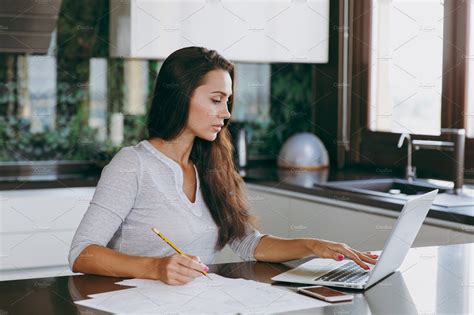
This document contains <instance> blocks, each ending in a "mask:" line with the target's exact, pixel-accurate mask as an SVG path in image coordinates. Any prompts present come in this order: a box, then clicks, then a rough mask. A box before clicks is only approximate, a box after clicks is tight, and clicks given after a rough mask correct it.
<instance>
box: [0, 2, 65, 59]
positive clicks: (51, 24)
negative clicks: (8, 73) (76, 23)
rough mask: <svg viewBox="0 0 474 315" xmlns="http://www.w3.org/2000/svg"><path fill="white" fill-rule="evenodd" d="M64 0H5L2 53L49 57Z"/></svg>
mask: <svg viewBox="0 0 474 315" xmlns="http://www.w3.org/2000/svg"><path fill="white" fill-rule="evenodd" d="M60 7H61V0H2V1H1V2H0V52H6V53H30V54H46V53H47V52H48V48H49V46H50V42H51V36H52V33H53V31H54V30H55V28H56V23H57V20H58V13H59V9H60Z"/></svg>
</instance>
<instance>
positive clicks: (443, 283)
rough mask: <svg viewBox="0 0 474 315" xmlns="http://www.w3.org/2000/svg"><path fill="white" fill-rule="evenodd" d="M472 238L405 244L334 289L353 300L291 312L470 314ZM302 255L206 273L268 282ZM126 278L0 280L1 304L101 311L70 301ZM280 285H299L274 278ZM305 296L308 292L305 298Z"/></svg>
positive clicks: (16, 310)
mask: <svg viewBox="0 0 474 315" xmlns="http://www.w3.org/2000/svg"><path fill="white" fill-rule="evenodd" d="M473 252H474V243H470V244H460V245H448V246H432V247H419V248H412V249H410V251H409V253H408V256H407V257H406V259H405V260H404V262H403V263H402V265H401V267H400V268H399V270H398V271H396V272H395V273H393V274H392V275H390V276H388V277H387V278H385V279H383V280H382V281H380V282H378V283H377V284H375V285H374V286H372V287H370V288H369V289H368V290H366V291H356V290H349V289H339V290H341V291H347V292H350V293H352V294H354V300H353V301H352V302H345V303H342V304H334V305H329V306H326V307H323V308H317V309H307V310H298V311H294V312H292V313H293V314H419V313H423V314H447V313H449V314H473V313H474V269H473V268H472V266H474V256H473V255H472V253H473ZM304 261H307V259H305V260H298V261H293V262H289V263H285V264H277V263H266V262H241V263H228V264H217V265H211V266H210V267H211V268H210V272H213V273H217V274H219V275H222V276H225V277H229V278H244V279H249V280H255V281H259V282H264V283H272V281H271V280H270V278H272V277H273V276H275V275H277V274H279V273H281V272H284V271H286V270H288V269H290V268H291V267H295V266H297V265H299V264H301V263H302V262H304ZM123 279H125V278H113V277H103V276H94V275H73V276H58V277H52V278H38V279H27V280H13V281H3V282H0V309H1V310H2V311H3V312H5V313H8V314H32V313H36V312H38V311H39V310H41V311H40V312H41V314H73V313H84V312H86V313H87V314H103V312H101V311H97V310H94V309H89V308H86V307H83V306H78V305H76V304H74V301H76V300H82V299H86V298H88V297H87V295H88V294H94V293H101V292H109V291H115V290H121V289H122V290H123V289H126V288H127V287H124V286H120V285H116V284H114V283H115V282H118V281H121V280H123ZM273 284H274V285H279V286H281V287H282V288H283V289H285V290H294V289H295V287H296V286H299V285H289V286H288V284H285V283H273ZM308 298H309V297H308Z"/></svg>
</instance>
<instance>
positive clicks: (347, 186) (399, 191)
mask: <svg viewBox="0 0 474 315" xmlns="http://www.w3.org/2000/svg"><path fill="white" fill-rule="evenodd" d="M315 186H323V187H327V188H330V189H336V190H344V191H349V192H356V193H362V194H367V195H376V196H383V197H400V198H403V199H406V198H407V197H408V196H411V195H419V194H423V193H426V192H429V191H431V190H433V189H439V193H444V192H447V191H449V190H450V188H449V187H448V186H438V185H435V184H432V183H429V182H427V181H424V180H415V181H412V182H408V181H407V180H405V179H398V178H377V179H364V180H346V181H333V182H327V183H317V184H315Z"/></svg>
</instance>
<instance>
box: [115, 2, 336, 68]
mask: <svg viewBox="0 0 474 315" xmlns="http://www.w3.org/2000/svg"><path fill="white" fill-rule="evenodd" d="M109 21H110V32H109V34H110V38H109V43H110V45H109V47H110V51H109V52H110V55H111V56H112V57H125V58H147V59H164V58H166V57H167V56H168V55H169V54H171V53H172V52H173V51H175V50H177V49H179V48H182V47H187V46H204V47H207V48H210V49H215V50H217V51H218V52H219V53H221V54H222V55H223V56H224V57H226V58H228V59H230V60H233V61H241V62H265V63H268V62H290V63H291V62H294V63H327V62H328V49H329V0H307V1H291V0H278V1H275V0H272V1H270V0H254V1H242V0H238V1H229V0H226V1H209V0H186V1H185V0H175V1H169V0H134V1H123V0H111V1H110V20H109Z"/></svg>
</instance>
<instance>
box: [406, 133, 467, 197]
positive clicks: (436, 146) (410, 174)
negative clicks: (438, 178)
mask: <svg viewBox="0 0 474 315" xmlns="http://www.w3.org/2000/svg"><path fill="white" fill-rule="evenodd" d="M441 134H451V135H453V136H452V137H454V141H435V140H411V137H410V135H409V134H408V133H402V134H401V136H400V139H399V140H398V147H399V148H401V147H402V146H403V142H404V140H405V139H407V141H408V157H407V159H408V162H407V168H406V178H407V180H408V181H409V182H412V181H413V180H414V179H415V177H416V168H415V167H413V166H412V151H413V150H415V151H416V150H421V149H424V150H438V151H451V152H454V156H453V158H452V160H453V161H454V162H455V163H456V164H455V167H453V170H452V172H451V179H452V180H453V182H454V189H453V192H454V193H455V194H460V193H462V187H463V185H464V147H465V140H466V130H465V129H451V128H442V129H441Z"/></svg>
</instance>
